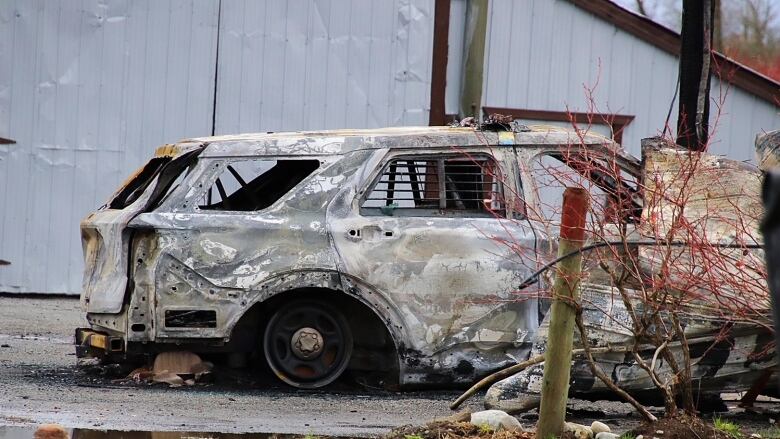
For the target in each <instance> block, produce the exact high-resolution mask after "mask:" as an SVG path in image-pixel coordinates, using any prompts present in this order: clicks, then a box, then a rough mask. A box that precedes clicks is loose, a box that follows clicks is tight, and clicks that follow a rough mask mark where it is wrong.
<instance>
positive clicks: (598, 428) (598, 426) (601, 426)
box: [590, 421, 612, 436]
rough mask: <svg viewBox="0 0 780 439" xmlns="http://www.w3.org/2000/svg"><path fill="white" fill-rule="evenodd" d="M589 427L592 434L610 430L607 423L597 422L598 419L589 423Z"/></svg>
mask: <svg viewBox="0 0 780 439" xmlns="http://www.w3.org/2000/svg"><path fill="white" fill-rule="evenodd" d="M590 429H591V431H592V432H593V434H595V435H597V436H598V434H599V433H601V432H607V433H609V432H611V431H612V429H610V428H609V425H607V424H605V423H603V422H599V421H593V423H592V424H590Z"/></svg>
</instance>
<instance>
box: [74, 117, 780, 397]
mask: <svg viewBox="0 0 780 439" xmlns="http://www.w3.org/2000/svg"><path fill="white" fill-rule="evenodd" d="M572 145H576V146H577V148H584V149H586V150H587V151H588V154H593V155H594V156H597V157H602V158H603V159H604V160H607V161H609V163H612V164H615V165H616V166H619V167H620V169H621V172H624V173H626V174H627V175H631V176H634V177H635V178H639V177H640V176H641V174H642V166H641V163H640V161H639V160H637V159H635V158H633V157H631V156H630V155H628V154H626V153H624V152H623V151H622V149H620V147H619V146H617V145H616V144H614V143H613V142H612V141H610V140H609V139H606V138H604V137H601V136H597V135H593V134H587V133H582V132H574V131H565V130H558V129H552V128H540V127H534V128H528V127H522V126H512V127H511V128H510V127H509V126H507V127H504V128H503V129H499V130H488V129H475V128H468V127H420V128H388V129H380V130H353V131H326V132H303V133H277V134H274V133H268V134H246V135H237V136H220V137H209V138H199V139H191V140H186V141H182V142H180V143H177V144H175V145H166V146H164V147H161V148H159V149H158V150H157V152H156V154H155V157H154V158H153V159H152V160H151V161H150V162H149V163H147V164H146V165H145V166H144V167H142V168H141V169H140V170H139V171H138V172H136V174H134V175H133V176H132V177H131V178H130V179H128V181H127V182H126V183H125V184H124V185H123V186H122V188H120V189H119V191H118V192H117V193H116V194H115V195H114V196H113V197H112V199H111V200H110V201H109V202H108V203H107V204H106V205H105V206H103V207H102V208H100V209H99V210H98V211H97V212H95V213H93V214H91V215H90V216H89V217H87V218H86V219H85V220H84V221H83V222H82V225H81V228H82V241H83V246H84V254H85V261H86V268H85V277H84V290H83V293H82V305H83V307H84V308H85V310H86V312H87V318H88V321H89V323H90V325H91V327H90V328H80V329H78V330H77V332H76V342H77V352H78V354H79V355H80V356H87V355H97V356H102V357H106V358H109V359H113V360H121V359H123V358H127V357H131V356H136V355H144V354H153V353H156V352H161V351H167V350H182V349H187V350H191V351H195V352H225V353H233V354H236V355H249V354H251V353H259V354H260V356H263V357H265V359H266V361H267V362H268V364H269V366H270V367H271V369H272V370H273V371H274V372H275V374H276V375H277V376H278V377H279V378H280V379H281V380H283V381H285V382H287V383H288V384H290V385H293V386H297V387H304V388H312V387H321V386H324V385H327V384H328V383H330V382H332V381H333V380H335V379H336V378H337V377H338V376H339V375H340V374H341V373H342V372H343V371H344V370H345V369H348V368H349V369H363V370H372V371H376V370H381V371H384V372H387V373H388V375H389V376H392V377H396V381H397V382H398V384H400V385H425V384H428V385H451V384H454V385H463V384H468V383H471V382H473V381H474V379H475V378H478V377H481V376H483V375H485V374H486V373H489V372H491V371H494V370H497V369H500V368H502V367H506V366H509V365H512V364H515V363H516V362H517V361H520V360H522V359H525V358H527V357H528V356H529V355H530V354H531V352H532V350H536V351H538V350H539V349H540V346H541V345H540V343H539V340H540V338H539V337H540V336H541V334H543V331H541V332H540V331H539V329H540V322H542V319H543V317H544V313H545V311H546V301H545V300H544V299H539V296H538V295H536V296H533V295H521V294H518V286H519V285H520V284H521V283H523V281H524V280H525V281H528V280H529V279H532V280H531V281H528V282H526V283H525V284H526V286H527V285H529V284H534V285H538V286H539V287H540V288H539V289H540V290H543V289H544V279H543V277H538V278H534V276H532V275H533V273H534V272H535V271H537V269H539V267H540V266H541V265H543V264H544V263H545V262H547V261H549V260H550V256H549V255H551V254H554V252H553V250H554V247H555V242H556V240H555V233H554V231H553V230H552V228H551V227H550V225H549V224H545V223H544V221H542V220H541V219H540V217H539V216H537V215H533V214H532V212H535V211H541V210H543V208H542V207H541V204H542V203H541V200H540V198H541V197H542V196H541V195H540V191H539V188H538V187H537V185H538V183H537V181H536V179H537V177H538V176H536V175H534V173H533V171H532V169H531V168H530V166H528V164H529V163H532V162H533V161H534V160H535V159H537V158H538V157H540V156H543V155H546V156H549V157H552V158H554V159H557V160H559V161H564V162H565V161H566V160H564V159H562V157H563V158H565V156H566V154H564V151H571V149H572ZM570 166H573V165H571V164H570ZM573 167H574V168H576V166H573ZM575 170H576V169H575ZM577 172H580V173H581V174H582V175H583V176H585V177H588V178H590V179H591V180H592V181H595V184H596V185H598V186H606V187H611V185H613V184H615V182H614V181H611V180H609V179H608V178H606V177H605V175H604V174H603V173H601V174H599V173H598V172H590V171H589V172H582V171H577ZM228 181H230V182H232V185H231V184H229V183H228ZM632 196H633V197H634V198H635V200H634V201H633V204H632V205H631V208H630V209H628V210H626V211H624V212H623V213H621V214H620V215H619V216H620V217H621V218H622V219H625V218H628V219H629V221H633V220H631V218H636V217H638V214H637V212H638V211H639V210H641V209H642V199H641V194H640V193H639V192H637V193H635V194H633V195H632ZM585 290H586V291H584V292H583V295H588V294H598V292H599V291H600V288H599V287H598V285H597V286H596V287H595V288H590V289H585ZM602 290H603V288H602ZM594 300H596V301H597V299H594ZM592 317H593V321H594V322H595V321H598V322H601V324H602V325H603V326H609V325H608V323H605V321H604V319H599V318H598V317H597V316H592ZM542 328H543V325H542ZM751 340H752V341H750V343H753V345H756V344H760V343H759V342H758V341H756V339H755V337H754V338H753V339H751ZM753 345H751V347H750V349H752V346H753ZM764 365H766V367H770V366H771V365H772V364H768V363H767V362H764V363H761V368H762V369H763V368H764ZM731 372H733V373H735V374H740V371H739V370H732V371H731ZM731 372H730V373H731ZM714 374H717V370H716V371H715V372H714ZM713 376H714V375H713ZM751 377H752V375H751ZM737 381H739V385H742V386H743V387H744V382H747V381H749V380H748V379H746V380H737ZM737 381H734V382H735V383H736V382H737ZM642 386H644V384H642ZM628 387H629V388H630V387H631V386H630V385H628ZM640 387H641V386H640ZM513 388H514V389H517V388H519V387H518V386H514V387H513ZM521 390H522V391H523V392H527V391H532V389H530V390H529V388H527V387H523V388H522V389H521ZM582 390H583V391H585V392H587V391H590V390H599V389H598V386H595V387H593V386H591V387H588V388H587V389H586V388H583V389H582ZM510 393H511V392H510ZM507 394H508V393H507ZM512 395H513V396H512V398H515V395H514V394H512ZM500 399H501V398H497V399H495V401H499V400H500ZM494 405H500V404H497V403H496V404H494Z"/></svg>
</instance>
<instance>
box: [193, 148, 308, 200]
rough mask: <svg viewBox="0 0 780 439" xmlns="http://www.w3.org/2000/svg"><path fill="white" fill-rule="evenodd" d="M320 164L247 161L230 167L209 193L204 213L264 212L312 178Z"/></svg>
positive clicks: (237, 162) (232, 164)
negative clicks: (223, 211) (213, 211)
mask: <svg viewBox="0 0 780 439" xmlns="http://www.w3.org/2000/svg"><path fill="white" fill-rule="evenodd" d="M319 165H320V162H319V160H243V161H235V162H231V163H229V164H228V165H227V166H225V170H223V171H222V173H221V174H220V175H219V177H217V179H216V180H215V181H214V184H212V185H211V187H209V188H208V189H207V190H206V193H205V194H204V196H203V198H202V199H201V201H200V202H199V203H198V207H199V208H200V209H203V210H227V211H255V210H262V209H265V208H267V207H269V206H271V205H272V204H273V203H275V202H276V201H277V200H278V199H280V198H281V197H282V196H284V195H285V194H286V193H288V192H289V191H290V190H291V189H292V188H293V187H295V186H296V185H298V183H300V182H302V181H303V180H304V179H305V178H306V177H308V176H309V175H311V173H312V172H314V171H315V170H316V169H317V168H318V167H319Z"/></svg>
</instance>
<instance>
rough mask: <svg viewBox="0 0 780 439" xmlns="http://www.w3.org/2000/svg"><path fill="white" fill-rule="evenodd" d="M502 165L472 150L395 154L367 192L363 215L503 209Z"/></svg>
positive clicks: (500, 212) (499, 211)
mask: <svg viewBox="0 0 780 439" xmlns="http://www.w3.org/2000/svg"><path fill="white" fill-rule="evenodd" d="M498 172H499V168H498V166H497V165H496V163H495V161H494V160H493V158H492V157H488V156H486V155H474V156H470V155H468V154H461V155H450V156H432V157H415V158H411V157H410V158H405V157H401V158H395V159H393V160H391V161H390V162H389V163H388V164H387V165H385V168H384V170H383V172H382V174H381V176H380V178H379V179H378V180H377V181H376V182H375V183H374V185H373V187H372V189H371V191H369V192H368V195H367V196H366V197H365V198H364V202H363V204H362V206H361V209H360V212H361V214H364V215H396V214H397V215H409V216H415V215H421V214H429V215H430V214H441V215H448V214H449V215H456V214H457V213H458V212H460V213H469V214H471V215H474V214H481V215H486V216H493V215H502V216H503V212H504V203H503V194H502V193H501V187H500V185H499V181H501V177H500V175H499V174H498Z"/></svg>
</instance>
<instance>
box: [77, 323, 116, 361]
mask: <svg viewBox="0 0 780 439" xmlns="http://www.w3.org/2000/svg"><path fill="white" fill-rule="evenodd" d="M75 338H76V357H77V358H88V357H98V358H104V357H108V356H113V355H121V354H122V353H124V349H125V341H124V340H123V339H122V337H116V336H112V335H108V334H106V333H103V332H98V331H95V330H93V329H90V328H76V337H75Z"/></svg>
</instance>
